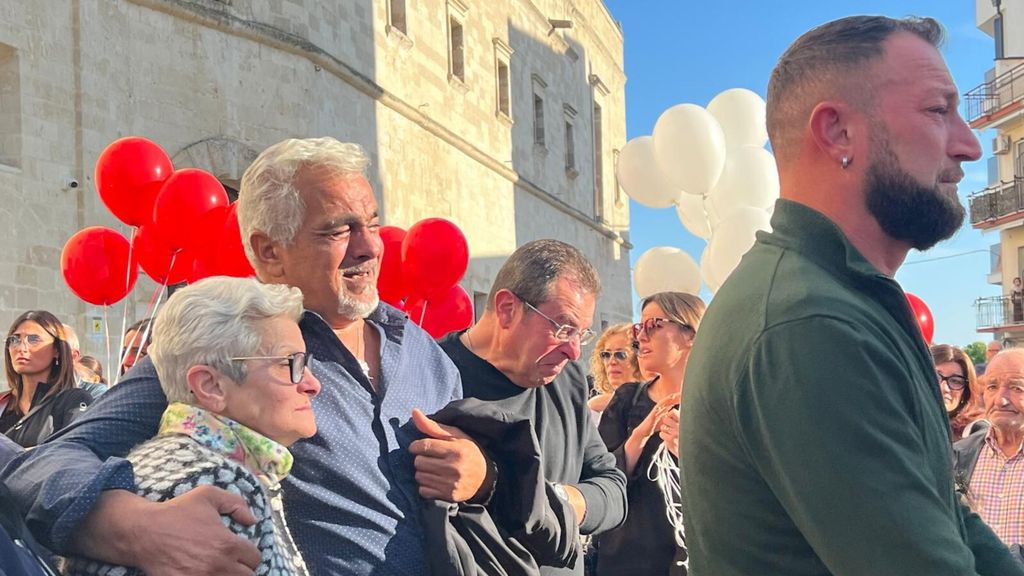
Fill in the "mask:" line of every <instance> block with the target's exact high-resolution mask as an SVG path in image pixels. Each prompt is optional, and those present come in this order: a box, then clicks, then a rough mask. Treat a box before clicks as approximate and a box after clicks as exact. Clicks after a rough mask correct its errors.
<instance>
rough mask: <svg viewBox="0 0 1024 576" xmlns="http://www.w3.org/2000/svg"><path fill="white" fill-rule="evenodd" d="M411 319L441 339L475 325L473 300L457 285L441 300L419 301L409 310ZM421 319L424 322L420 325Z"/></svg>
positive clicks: (407, 311) (407, 310)
mask: <svg viewBox="0 0 1024 576" xmlns="http://www.w3.org/2000/svg"><path fill="white" fill-rule="evenodd" d="M406 313H407V314H409V318H410V319H411V320H412V321H413V322H415V323H417V324H420V327H422V328H423V329H424V330H426V331H427V333H428V334H430V335H431V336H433V337H434V338H440V337H442V336H444V335H445V334H447V333H449V332H454V331H456V330H462V329H464V328H469V327H470V326H472V324H473V299H472V298H470V297H469V294H468V293H467V292H466V291H465V290H464V289H463V288H462V286H459V285H458V284H456V285H455V286H452V287H451V288H449V289H448V292H447V293H446V294H445V295H444V297H443V298H441V299H439V300H436V301H435V300H418V301H416V302H413V303H412V304H411V305H410V306H409V307H408V308H407V309H406ZM420 318H423V322H422V323H420Z"/></svg>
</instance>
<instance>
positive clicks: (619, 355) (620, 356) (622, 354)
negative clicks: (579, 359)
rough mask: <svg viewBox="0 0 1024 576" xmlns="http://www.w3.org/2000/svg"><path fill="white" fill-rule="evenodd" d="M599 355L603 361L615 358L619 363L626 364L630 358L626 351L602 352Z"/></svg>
mask: <svg viewBox="0 0 1024 576" xmlns="http://www.w3.org/2000/svg"><path fill="white" fill-rule="evenodd" d="M597 355H598V356H600V357H601V360H604V361H606V362H607V361H608V360H609V359H610V358H615V359H616V360H618V361H619V362H625V361H626V358H629V352H626V351H625V350H615V351H614V352H613V351H611V350H601V351H600V352H598V354H597Z"/></svg>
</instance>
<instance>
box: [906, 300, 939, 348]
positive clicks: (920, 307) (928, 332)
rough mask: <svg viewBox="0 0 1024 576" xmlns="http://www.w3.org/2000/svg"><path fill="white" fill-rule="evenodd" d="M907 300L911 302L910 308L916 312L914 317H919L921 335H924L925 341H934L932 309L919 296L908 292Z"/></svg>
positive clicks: (929, 342) (918, 323)
mask: <svg viewBox="0 0 1024 576" xmlns="http://www.w3.org/2000/svg"><path fill="white" fill-rule="evenodd" d="M906 295H907V302H908V303H910V310H911V312H913V313H914V318H916V319H917V325H918V327H919V328H921V335H922V336H924V341H925V342H927V343H928V344H931V343H932V336H934V335H935V321H934V319H933V318H932V311H931V310H929V309H928V305H927V304H925V303H924V300H921V299H920V298H918V297H917V296H915V295H913V294H911V293H910V292H907V293H906Z"/></svg>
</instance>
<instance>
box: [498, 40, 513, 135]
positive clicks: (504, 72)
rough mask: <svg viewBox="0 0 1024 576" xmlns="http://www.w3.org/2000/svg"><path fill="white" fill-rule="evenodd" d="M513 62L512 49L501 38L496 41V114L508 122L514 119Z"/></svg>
mask: <svg viewBox="0 0 1024 576" xmlns="http://www.w3.org/2000/svg"><path fill="white" fill-rule="evenodd" d="M511 60H512V48H510V47H509V45H508V44H505V42H503V41H502V40H501V39H500V38H495V39H494V84H495V90H496V94H495V102H496V110H495V113H496V114H498V116H500V117H504V118H505V119H506V120H511V119H512V83H511V79H510V73H509V68H510V67H509V62H511Z"/></svg>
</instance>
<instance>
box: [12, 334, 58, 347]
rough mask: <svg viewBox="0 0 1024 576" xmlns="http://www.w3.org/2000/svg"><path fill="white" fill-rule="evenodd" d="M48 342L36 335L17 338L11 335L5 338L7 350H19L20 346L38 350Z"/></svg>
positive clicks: (15, 335)
mask: <svg viewBox="0 0 1024 576" xmlns="http://www.w3.org/2000/svg"><path fill="white" fill-rule="evenodd" d="M47 343H48V341H47V340H46V339H45V338H43V337H42V336H39V335H37V334H26V335H24V336H18V335H17V334H13V335H11V336H8V337H7V347H8V348H19V347H21V345H22V344H24V345H25V346H28V347H29V348H31V349H35V348H39V347H40V346H42V345H43V344H47Z"/></svg>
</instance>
